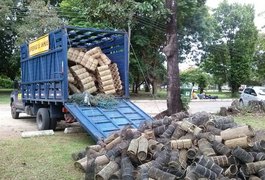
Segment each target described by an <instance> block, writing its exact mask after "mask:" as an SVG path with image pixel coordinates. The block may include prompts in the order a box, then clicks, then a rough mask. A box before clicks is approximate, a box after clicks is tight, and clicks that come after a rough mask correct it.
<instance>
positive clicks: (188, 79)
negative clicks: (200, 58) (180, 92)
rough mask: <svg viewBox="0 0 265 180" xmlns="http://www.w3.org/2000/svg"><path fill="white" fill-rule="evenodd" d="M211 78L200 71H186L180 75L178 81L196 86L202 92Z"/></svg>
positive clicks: (197, 69)
mask: <svg viewBox="0 0 265 180" xmlns="http://www.w3.org/2000/svg"><path fill="white" fill-rule="evenodd" d="M210 80H211V76H210V75H209V74H207V73H205V72H203V71H202V70H201V69H199V68H196V69H188V70H186V71H184V72H181V73H180V81H181V83H182V84H184V83H192V84H193V85H194V84H198V87H199V88H200V91H201V92H202V91H203V90H204V89H205V88H206V87H207V86H208V84H209V83H210Z"/></svg>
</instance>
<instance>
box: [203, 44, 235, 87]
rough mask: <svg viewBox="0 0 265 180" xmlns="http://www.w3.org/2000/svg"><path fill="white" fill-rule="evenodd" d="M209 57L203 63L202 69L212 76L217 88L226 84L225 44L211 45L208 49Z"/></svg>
mask: <svg viewBox="0 0 265 180" xmlns="http://www.w3.org/2000/svg"><path fill="white" fill-rule="evenodd" d="M208 52H209V55H208V57H207V59H206V60H205V61H204V62H203V64H202V68H203V69H204V70H205V71H206V72H208V73H210V74H212V75H213V80H214V82H215V84H218V85H219V86H221V85H223V84H224V83H226V82H227V78H228V77H227V73H228V66H229V64H228V63H229V60H230V56H229V51H228V47H227V45H226V44H216V45H212V46H210V47H209V49H208Z"/></svg>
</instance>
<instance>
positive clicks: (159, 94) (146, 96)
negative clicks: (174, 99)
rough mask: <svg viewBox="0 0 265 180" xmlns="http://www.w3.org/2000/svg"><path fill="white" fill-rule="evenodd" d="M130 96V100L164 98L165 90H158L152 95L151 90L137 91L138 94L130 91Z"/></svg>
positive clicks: (165, 95) (165, 96)
mask: <svg viewBox="0 0 265 180" xmlns="http://www.w3.org/2000/svg"><path fill="white" fill-rule="evenodd" d="M130 98H131V99H132V100H154V99H156V100H160V99H162V100H165V99H166V98H167V91H166V90H158V91H157V94H156V95H152V94H151V92H144V91H138V94H134V93H131V94H130Z"/></svg>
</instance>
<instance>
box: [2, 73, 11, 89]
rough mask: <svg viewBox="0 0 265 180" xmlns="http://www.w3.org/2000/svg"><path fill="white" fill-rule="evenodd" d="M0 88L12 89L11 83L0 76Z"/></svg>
mask: <svg viewBox="0 0 265 180" xmlns="http://www.w3.org/2000/svg"><path fill="white" fill-rule="evenodd" d="M0 88H6V89H10V88H13V81H12V80H11V79H9V78H7V77H2V76H0Z"/></svg>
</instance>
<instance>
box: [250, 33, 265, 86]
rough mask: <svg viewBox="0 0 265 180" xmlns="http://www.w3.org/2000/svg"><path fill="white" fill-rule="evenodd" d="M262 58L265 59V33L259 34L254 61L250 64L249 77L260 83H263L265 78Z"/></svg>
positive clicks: (264, 66) (264, 64) (264, 62)
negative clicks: (250, 72) (250, 71)
mask: <svg viewBox="0 0 265 180" xmlns="http://www.w3.org/2000/svg"><path fill="white" fill-rule="evenodd" d="M264 59H265V34H259V35H258V41H257V43H256V50H255V55H254V61H253V64H252V74H251V79H252V80H254V81H255V82H258V83H260V84H264V83H265V78H264V74H265V61H264ZM251 85H253V84H251Z"/></svg>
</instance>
